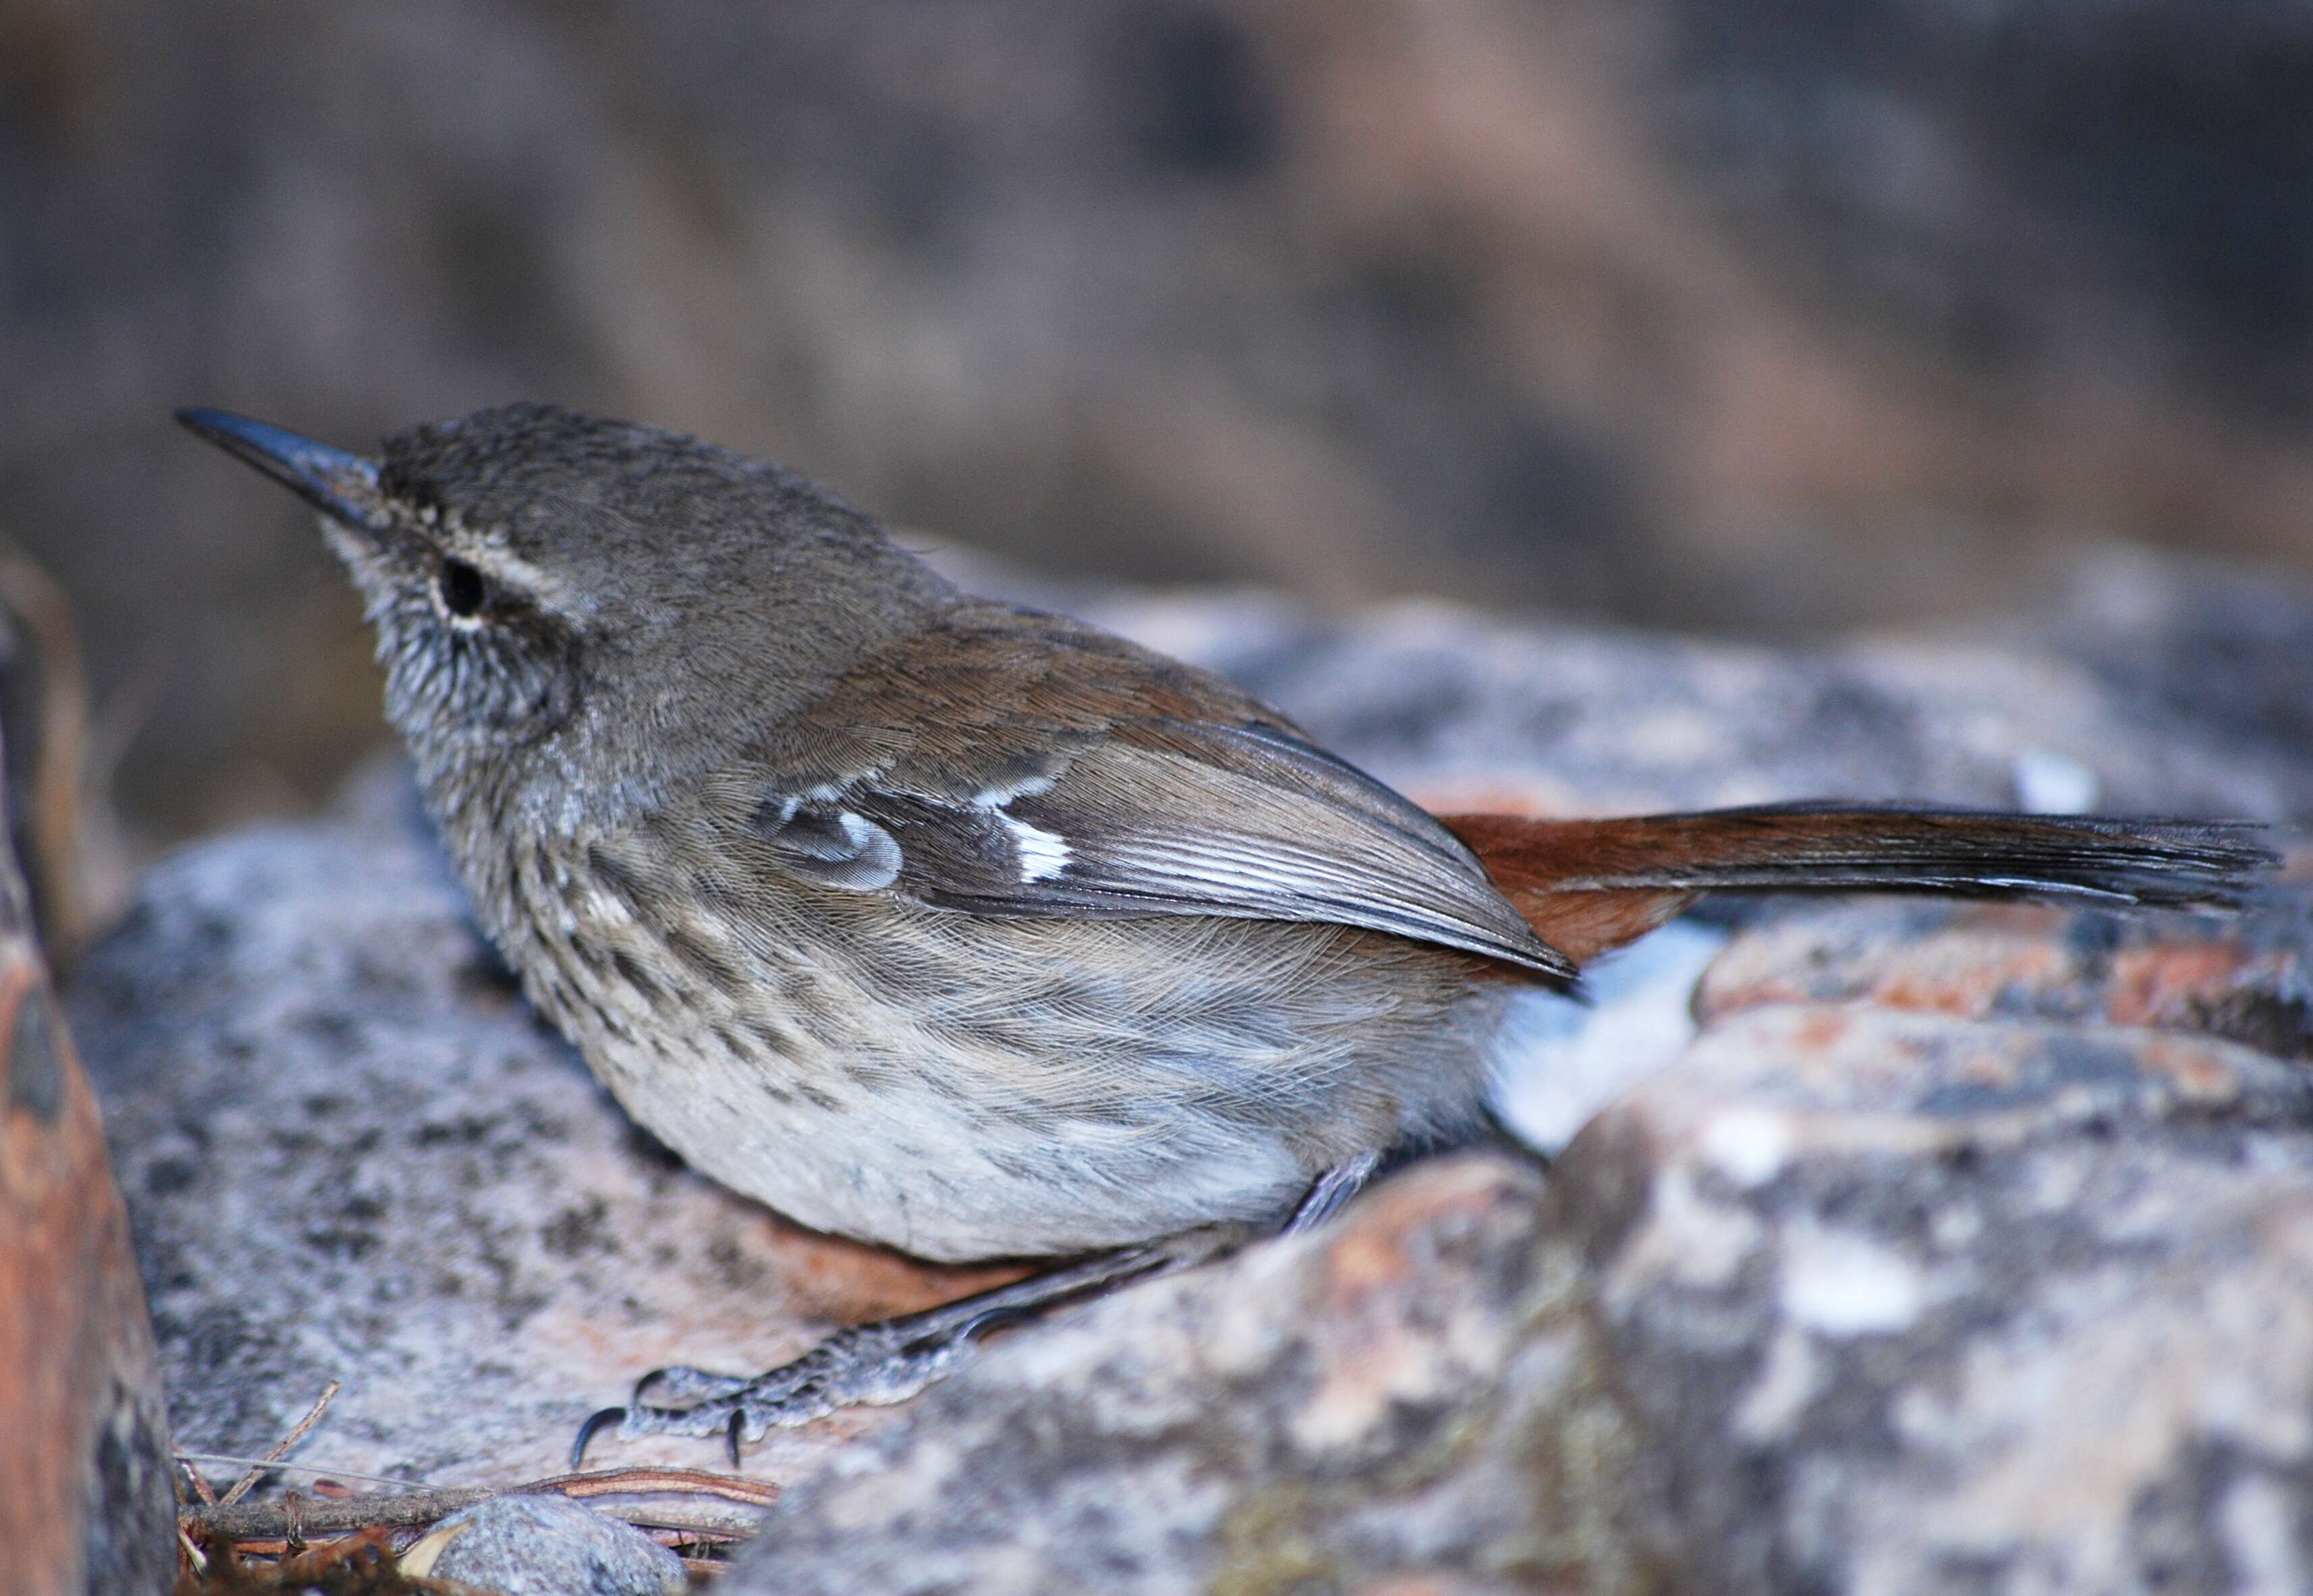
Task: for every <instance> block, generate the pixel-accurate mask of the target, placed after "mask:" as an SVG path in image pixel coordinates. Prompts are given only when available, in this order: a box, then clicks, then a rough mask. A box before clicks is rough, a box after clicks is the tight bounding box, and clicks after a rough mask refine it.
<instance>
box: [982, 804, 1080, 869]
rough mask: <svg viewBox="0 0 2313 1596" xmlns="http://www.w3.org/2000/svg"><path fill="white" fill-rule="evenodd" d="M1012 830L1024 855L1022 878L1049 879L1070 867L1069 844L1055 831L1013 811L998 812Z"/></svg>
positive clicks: (1022, 857) (1006, 825) (1021, 854)
mask: <svg viewBox="0 0 2313 1596" xmlns="http://www.w3.org/2000/svg"><path fill="white" fill-rule="evenodd" d="M997 819H998V820H1002V821H1003V822H1004V825H1005V828H1006V829H1007V830H1009V831H1010V832H1011V833H1012V846H1013V847H1014V849H1015V850H1016V851H1017V852H1018V854H1019V855H1020V879H1021V880H1022V881H1049V880H1051V878H1052V877H1053V876H1056V875H1058V874H1060V872H1062V871H1063V870H1066V869H1067V868H1068V867H1069V845H1068V844H1067V843H1066V842H1065V841H1063V840H1062V839H1061V838H1060V837H1059V836H1058V835H1056V834H1055V833H1053V832H1050V831H1047V830H1045V829H1043V828H1042V827H1041V826H1031V825H1030V824H1028V822H1027V821H1025V820H1017V819H1015V818H1014V817H1013V816H1011V815H998V817H997Z"/></svg>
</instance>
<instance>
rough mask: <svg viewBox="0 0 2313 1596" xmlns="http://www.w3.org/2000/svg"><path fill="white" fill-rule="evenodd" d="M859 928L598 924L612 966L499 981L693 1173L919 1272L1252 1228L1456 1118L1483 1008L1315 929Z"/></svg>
mask: <svg viewBox="0 0 2313 1596" xmlns="http://www.w3.org/2000/svg"><path fill="white" fill-rule="evenodd" d="M839 907H842V906H839ZM878 908H879V909H883V913H882V915H881V916H880V917H879V918H878V919H877V920H876V921H875V922H874V923H870V924H864V925H863V924H859V923H857V922H852V923H847V922H845V921H844V920H843V919H842V918H841V916H840V915H832V916H828V917H827V918H826V919H824V920H822V922H820V923H817V924H814V925H812V926H810V927H809V929H808V931H807V932H806V933H805V934H803V935H800V936H795V937H794V939H793V940H791V941H789V942H787V943H784V944H782V943H773V942H770V940H769V939H764V938H761V937H752V936H748V935H745V934H738V933H734V931H733V929H732V928H731V927H728V926H724V925H711V924H694V925H689V926H687V927H684V928H683V929H682V934H681V935H680V938H679V939H678V940H679V942H680V943H682V945H684V946H688V947H689V948H690V949H691V950H692V951H693V954H694V957H693V958H692V959H690V960H689V961H688V962H686V961H685V960H683V959H682V957H680V956H679V955H677V954H675V953H673V952H672V951H669V949H668V948H667V947H666V946H665V945H663V944H662V945H660V946H658V947H657V948H656V949H655V951H654V950H653V949H652V948H650V947H646V946H645V945H643V943H642V940H641V939H643V938H644V936H645V933H644V932H643V931H642V930H641V928H639V927H637V926H634V925H632V923H631V922H629V923H627V924H626V925H623V926H617V927H611V928H609V929H610V931H611V932H612V933H615V934H617V936H618V937H619V939H620V941H621V942H622V943H624V944H625V945H623V946H620V947H616V948H614V949H612V951H608V952H606V951H605V947H606V946H608V945H609V943H607V942H605V941H602V940H598V941H597V943H596V944H595V945H594V946H593V947H592V948H590V949H589V950H588V951H586V952H585V953H583V954H581V953H578V952H577V951H576V950H574V949H567V948H566V949H561V950H554V949H547V948H541V947H535V946H534V947H533V948H532V949H528V950H525V952H526V953H527V954H528V955H529V956H527V957H521V958H517V960H516V962H517V964H518V965H519V966H520V967H521V968H522V969H523V973H524V976H525V978H526V981H527V984H528V985H529V986H530V987H531V989H532V995H533V998H534V999H535V1000H536V1001H537V1002H538V1003H539V1004H540V1005H541V1007H542V1008H544V1009H545V1010H546V1012H547V1013H549V1014H550V1016H552V1017H553V1018H554V1019H555V1020H556V1021H557V1022H558V1023H559V1024H560V1025H561V1027H562V1029H563V1030H564V1031H565V1033H566V1034H567V1035H568V1036H569V1037H570V1038H571V1039H572V1040H573V1041H575V1042H576V1044H577V1045H578V1047H579V1048H580V1050H581V1052H582V1053H584V1054H585V1057H586V1059H587V1061H588V1063H589V1064H590V1065H592V1066H593V1068H594V1072H595V1074H597V1075H598V1076H599V1077H600V1078H601V1079H602V1082H603V1083H604V1084H605V1085H607V1086H608V1087H609V1088H610V1090H611V1092H612V1093H613V1094H614V1095H616V1096H617V1097H618V1099H619V1101H620V1103H622V1104H623V1105H624V1106H625V1107H626V1109H628V1111H629V1113H631V1114H633V1115H634V1117H635V1118H637V1119H638V1120H639V1121H640V1122H641V1123H642V1124H643V1125H644V1126H645V1127H646V1128H648V1129H649V1130H650V1131H651V1132H652V1133H653V1134H654V1135H655V1136H658V1137H659V1138H660V1139H661V1140H663V1141H664V1142H665V1143H666V1144H668V1145H669V1146H671V1147H673V1149H674V1150H675V1151H676V1152H678V1153H681V1154H682V1156H683V1157H684V1158H685V1159H686V1160H688V1161H689V1162H690V1163H691V1164H692V1165H694V1166H695V1167H697V1168H698V1169H699V1170H701V1171H704V1172H705V1173H707V1174H708V1175H710V1176H712V1177H713V1178H714V1179H717V1180H719V1181H721V1182H722V1183H724V1184H725V1185H726V1186H729V1187H731V1188H734V1190H737V1191H740V1192H743V1193H745V1194H746V1195H748V1196H750V1197H756V1198H759V1199H760V1200H761V1201H762V1202H764V1203H767V1204H769V1205H770V1206H772V1207H774V1208H776V1209H778V1211H779V1212H781V1213H783V1214H785V1215H788V1216H789V1217H791V1218H794V1219H796V1220H797V1221H799V1222H801V1223H805V1224H807V1225H811V1226H813V1227H814V1228H816V1229H821V1230H825V1231H830V1232H836V1233H838V1234H842V1235H848V1236H854V1237H857V1238H860V1239H862V1240H865V1241H875V1242H880V1243H883V1244H885V1245H888V1246H893V1247H897V1248H900V1249H901V1250H905V1251H909V1252H911V1253H915V1254H917V1255H919V1256H921V1257H925V1258H940V1259H952V1260H962V1259H972V1258H994V1257H1003V1256H1009V1255H1036V1254H1066V1253H1072V1252H1082V1251H1089V1250H1095V1249H1099V1248H1104V1247H1112V1246H1120V1245H1125V1244H1129V1243H1131V1242H1134V1241H1145V1240H1148V1239H1150V1238H1152V1237H1156V1236H1162V1235H1167V1234H1172V1233H1174V1232H1180V1231H1183V1230H1188V1229H1192V1228H1194V1227H1196V1226H1199V1225H1202V1224H1208V1223H1218V1222H1223V1221H1254V1222H1260V1221H1265V1220H1270V1219H1274V1218H1276V1217H1279V1216H1280V1215H1283V1214H1284V1213H1286V1212H1288V1211H1289V1210H1290V1208H1291V1207H1292V1206H1293V1205H1294V1203H1295V1202H1297V1200H1298V1199H1299V1197H1301V1195H1302V1194H1303V1192H1304V1191H1306V1188H1307V1187H1308V1184H1309V1182H1310V1181H1311V1180H1312V1179H1315V1177H1316V1176H1317V1175H1318V1174H1320V1173H1322V1172H1323V1171H1324V1170H1326V1169H1328V1168H1330V1167H1332V1165H1334V1164H1336V1163H1339V1162H1344V1161H1345V1160H1347V1159H1350V1158H1353V1157H1356V1156H1357V1155H1359V1153H1365V1152H1368V1151H1379V1150H1381V1149H1383V1148H1385V1147H1387V1146H1389V1145H1391V1144H1394V1143H1396V1142H1398V1141H1400V1140H1402V1139H1404V1138H1405V1137H1407V1136H1438V1135H1451V1134H1454V1133H1455V1132H1456V1131H1466V1130H1467V1129H1468V1128H1470V1127H1472V1126H1473V1125H1474V1124H1475V1123H1476V1122H1477V1119H1478V1116H1479V1113H1480V1109H1479V1102H1480V1099H1481V1097H1482V1088H1483V1082H1482V1069H1483V1065H1482V1057H1481V1056H1482V1037H1483V1035H1484V1033H1485V1032H1487V1031H1488V1030H1491V1025H1492V1023H1493V1020H1494V1016H1495V1014H1496V1013H1497V1012H1498V1007H1499V1004H1498V1003H1497V1002H1496V1001H1495V1000H1494V999H1493V998H1492V996H1491V992H1490V990H1488V989H1487V987H1486V984H1473V983H1472V982H1471V981H1470V980H1469V979H1468V978H1467V973H1466V972H1467V964H1466V961H1464V960H1460V958H1459V956H1457V955H1450V954H1438V953H1435V952H1433V951H1431V950H1429V949H1425V948H1420V947H1417V946H1415V945H1413V944H1410V943H1399V942H1397V941H1395V940H1394V939H1389V938H1382V937H1378V936H1376V935H1375V934H1371V933H1366V932H1359V931H1352V930H1348V929H1345V928H1341V927H1335V926H1325V925H1282V924H1277V923H1271V922H1258V921H1231V920H1209V921H1207V920H1181V919H1174V920H1166V921H1156V920H1120V921H1109V922H1098V923H1087V922H1083V921H1076V922H1069V923H1067V925H1066V926H1065V934H1056V932H1059V931H1060V929H1061V928H1060V927H1059V926H1057V925H1055V924H1054V923H1051V922H1037V921H1022V920H1015V921H998V920H983V919H979V918H976V917H974V916H959V915H931V914H922V913H917V914H902V915H899V916H893V915H891V914H890V912H889V911H888V909H884V907H883V906H878ZM596 934H597V937H598V938H601V937H602V934H603V928H600V927H597V928H596ZM648 940H649V942H650V943H661V937H660V936H659V935H656V934H652V935H650V936H649V938H648ZM700 949H711V950H712V954H711V957H703V958H702V957H697V956H695V955H697V953H698V951H699V950H700ZM620 952H623V953H624V954H625V957H623V958H621V957H620V956H619V954H620Z"/></svg>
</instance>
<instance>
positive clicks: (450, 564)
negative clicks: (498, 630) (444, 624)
mask: <svg viewBox="0 0 2313 1596" xmlns="http://www.w3.org/2000/svg"><path fill="white" fill-rule="evenodd" d="M440 585H441V589H442V608H443V609H446V610H448V611H449V612H450V613H451V614H453V615H454V616H457V617H459V618H466V617H468V616H474V615H479V614H480V613H481V612H482V606H483V605H484V604H485V603H487V602H488V601H489V596H490V586H489V583H487V582H485V581H484V580H483V579H482V574H481V573H480V572H479V571H477V570H475V569H474V567H473V566H470V565H468V564H467V563H466V562H465V561H463V560H444V561H443V562H442V574H441V577H440Z"/></svg>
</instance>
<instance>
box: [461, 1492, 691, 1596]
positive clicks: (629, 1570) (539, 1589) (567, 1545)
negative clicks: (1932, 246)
mask: <svg viewBox="0 0 2313 1596" xmlns="http://www.w3.org/2000/svg"><path fill="white" fill-rule="evenodd" d="M427 1540H430V1541H434V1542H435V1543H436V1544H438V1545H439V1546H440V1547H441V1550H440V1551H439V1553H438V1554H436V1555H435V1557H434V1559H433V1562H432V1565H431V1567H429V1568H428V1569H427V1574H428V1575H429V1576H430V1577H432V1578H435V1579H445V1580H456V1581H458V1582H459V1583H462V1584H468V1585H473V1586H476V1587H478V1588H479V1589H481V1590H485V1591H490V1592H497V1596H678V1593H679V1592H682V1591H685V1590H687V1589H689V1588H690V1574H688V1572H687V1571H686V1570H685V1569H684V1568H683V1566H682V1558H680V1557H676V1556H675V1555H674V1554H673V1552H671V1551H669V1550H667V1549H666V1548H664V1547H663V1546H661V1545H659V1544H658V1542H656V1541H655V1540H653V1539H651V1538H650V1537H649V1536H647V1535H645V1534H644V1533H643V1532H642V1531H641V1530H637V1529H635V1528H634V1527H633V1526H632V1525H630V1524H624V1523H621V1522H620V1521H618V1520H617V1519H614V1518H611V1517H608V1516H606V1515H604V1514H602V1513H596V1512H595V1511H594V1509H592V1508H590V1507H585V1506H583V1505H581V1504H578V1503H576V1502H573V1501H571V1500H570V1499H569V1498H567V1497H565V1496H498V1497H495V1498H493V1499H492V1500H490V1501H488V1502H485V1503H483V1504H480V1505H479V1506H478V1507H470V1508H468V1509H466V1510H465V1511H464V1512H463V1513H456V1514H453V1515H452V1516H451V1517H449V1518H446V1519H444V1520H443V1521H441V1522H440V1523H439V1524H437V1525H435V1527H434V1529H433V1530H431V1531H430V1532H429V1533H428V1534H427Z"/></svg>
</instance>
